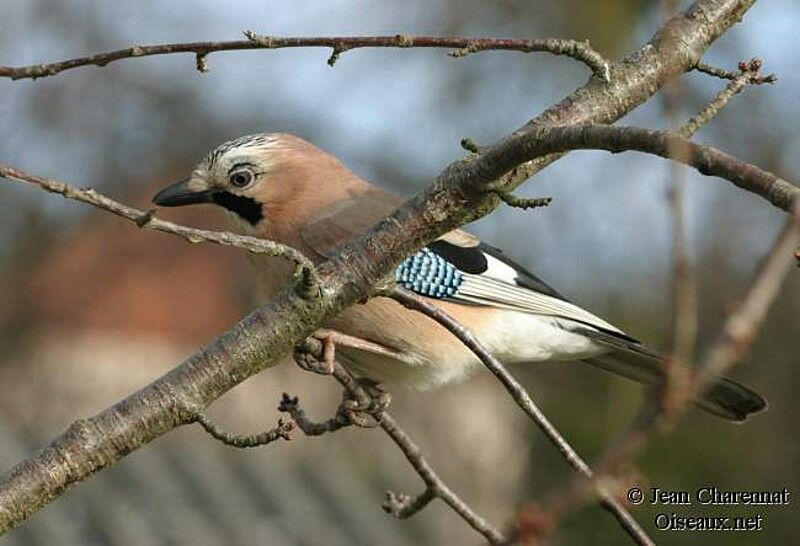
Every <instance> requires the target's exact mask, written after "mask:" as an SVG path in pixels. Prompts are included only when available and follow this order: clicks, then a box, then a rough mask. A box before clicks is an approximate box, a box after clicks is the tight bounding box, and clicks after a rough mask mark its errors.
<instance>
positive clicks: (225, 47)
mask: <svg viewBox="0 0 800 546" xmlns="http://www.w3.org/2000/svg"><path fill="white" fill-rule="evenodd" d="M244 34H245V37H246V38H247V39H246V40H232V41H224V42H190V43H172V44H155V45H142V46H132V47H127V48H125V49H118V50H115V51H109V52H106V53H99V54H96V55H90V56H87V57H77V58H74V59H68V60H64V61H58V62H52V63H41V64H33V65H29V66H20V67H12V66H0V77H5V78H11V79H12V80H19V79H25V78H30V79H36V78H44V77H47V76H54V75H56V74H58V73H60V72H63V71H64V70H70V69H72V68H77V67H79V66H91V65H94V66H106V65H107V64H109V63H112V62H115V61H119V60H121V59H131V58H135V57H148V56H151V55H170V54H175V53H193V54H194V55H195V56H196V58H197V69H198V70H199V71H201V72H205V71H207V70H208V64H207V62H206V58H207V57H208V55H209V53H213V52H216V51H236V50H245V49H283V48H290V47H325V48H331V50H332V51H333V53H332V54H331V56H330V57H329V59H328V64H329V65H331V66H333V64H334V63H335V62H336V61H337V60H338V58H339V56H340V55H341V54H342V53H344V52H345V51H348V50H351V49H358V48H366V47H397V48H446V49H454V50H455V51H453V52H452V53H451V56H454V57H461V56H464V55H466V54H468V53H476V52H479V51H492V50H504V51H520V52H524V53H532V52H549V53H553V54H555V55H564V56H567V57H571V58H573V59H575V60H577V61H580V62H582V63H584V64H586V65H587V66H588V67H589V68H591V70H592V71H593V72H594V73H595V74H597V75H598V76H599V77H600V78H602V79H603V80H605V81H608V79H609V76H610V70H609V64H608V61H606V60H605V59H603V57H602V56H601V55H600V54H599V53H598V52H597V51H595V50H594V49H592V48H591V46H590V45H589V43H588V42H585V41H584V42H581V41H577V40H565V39H560V38H540V39H536V38H534V39H499V38H442V37H435V36H409V35H405V34H397V35H394V36H339V37H334V36H331V37H282V36H264V35H260V34H256V33H255V32H253V31H249V30H248V31H245V33H244Z"/></svg>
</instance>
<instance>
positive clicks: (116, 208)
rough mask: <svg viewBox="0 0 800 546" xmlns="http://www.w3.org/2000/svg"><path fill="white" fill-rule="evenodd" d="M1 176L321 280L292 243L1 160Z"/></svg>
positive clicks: (312, 281) (312, 280) (143, 226)
mask: <svg viewBox="0 0 800 546" xmlns="http://www.w3.org/2000/svg"><path fill="white" fill-rule="evenodd" d="M0 177H2V178H7V179H9V180H16V181H18V182H25V183H27V184H33V185H35V186H39V187H40V188H42V189H43V190H45V191H48V192H50V193H57V194H59V195H61V196H63V197H64V198H66V199H72V200H74V201H79V202H81V203H86V204H87V205H92V206H93V207H97V208H99V209H102V210H105V211H107V212H110V213H112V214H115V215H117V216H119V217H121V218H125V219H126V220H130V221H131V222H133V223H134V224H136V225H137V226H138V227H139V228H141V229H152V230H154V231H160V232H162V233H170V234H172V235H177V236H178V237H181V238H182V239H184V240H186V241H187V242H189V243H193V244H194V243H201V242H207V243H214V244H217V245H222V246H232V247H236V248H241V249H243V250H246V251H247V252H252V253H253V254H267V255H269V256H281V257H283V258H286V259H287V260H289V261H291V262H294V263H295V265H296V266H297V272H298V273H300V274H302V276H303V279H304V281H305V286H306V287H310V286H311V285H314V284H316V283H317V280H318V278H317V271H316V269H315V267H314V262H312V261H311V260H309V259H308V258H306V256H305V255H304V254H303V253H302V252H300V251H299V250H297V249H295V248H292V247H290V246H288V245H284V244H281V243H277V242H275V241H269V240H267V239H260V238H258V237H249V236H247V235H237V234H235V233H231V232H228V231H209V230H205V229H197V228H193V227H187V226H182V225H179V224H175V223H172V222H168V221H166V220H161V219H159V218H156V217H155V210H148V211H142V210H139V209H136V208H134V207H130V206H128V205H125V204H123V203H120V202H119V201H115V200H114V199H111V198H110V197H107V196H105V195H103V194H101V193H100V192H98V191H96V190H94V189H92V188H76V187H75V186H72V185H70V184H67V183H66V182H60V181H58V180H54V179H52V178H44V177H42V176H36V175H33V174H29V173H26V172H24V171H21V170H19V169H16V168H14V167H11V166H9V165H4V164H2V163H0Z"/></svg>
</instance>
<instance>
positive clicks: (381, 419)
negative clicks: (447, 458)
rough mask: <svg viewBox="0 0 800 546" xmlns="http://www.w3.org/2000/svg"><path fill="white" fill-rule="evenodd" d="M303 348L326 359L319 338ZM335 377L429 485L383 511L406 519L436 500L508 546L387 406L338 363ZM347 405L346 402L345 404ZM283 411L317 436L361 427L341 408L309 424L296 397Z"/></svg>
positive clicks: (392, 497) (389, 495)
mask: <svg viewBox="0 0 800 546" xmlns="http://www.w3.org/2000/svg"><path fill="white" fill-rule="evenodd" d="M300 349H301V350H302V351H303V352H306V353H308V354H310V355H312V356H313V357H314V358H318V359H320V358H324V357H325V349H324V344H323V343H322V342H320V341H319V340H318V339H315V338H308V339H306V340H305V341H304V342H303V344H302V345H301V347H300ZM331 375H333V377H334V378H335V379H336V380H337V381H338V382H339V384H340V385H342V387H344V389H345V392H346V393H347V394H348V395H349V396H351V397H352V398H353V400H354V401H355V403H356V405H357V406H359V411H365V412H367V413H371V414H372V416H373V417H374V418H375V420H376V424H377V426H379V427H380V428H381V429H383V431H384V432H385V433H386V434H387V435H388V436H389V437H390V438H391V439H392V441H393V442H394V443H395V444H396V445H397V447H398V448H400V451H402V452H403V455H404V456H405V458H406V460H407V461H408V462H409V463H410V464H411V466H412V468H414V470H415V471H416V472H417V474H418V475H419V477H420V478H421V479H422V481H423V483H424V484H425V490H424V491H423V492H422V493H421V494H419V495H418V496H417V497H415V498H413V499H411V498H410V497H409V496H408V495H404V494H395V493H393V492H391V491H387V492H386V500H385V502H384V503H383V509H384V510H385V511H386V512H387V513H389V514H392V515H393V516H395V517H397V518H400V519H405V518H409V517H411V516H413V515H414V514H416V513H417V512H419V511H420V510H422V509H423V508H425V507H426V506H427V505H428V504H429V503H430V502H431V501H432V500H434V499H436V498H439V499H441V500H442V501H444V502H445V503H446V504H447V505H448V506H450V508H452V509H453V511H454V512H456V513H457V514H458V515H459V516H461V518H462V519H463V520H464V521H466V522H467V523H468V524H469V525H470V527H472V528H473V529H475V530H476V531H477V532H479V533H481V534H482V535H483V536H484V537H485V538H486V539H487V540H488V541H489V542H490V543H491V544H506V543H507V541H506V538H505V537H504V536H503V534H502V533H501V532H500V531H498V530H497V529H496V528H495V527H494V526H492V525H491V524H490V523H489V522H487V521H486V520H485V519H484V518H483V517H482V516H480V515H479V514H478V513H477V512H475V511H474V510H473V509H472V508H471V507H470V506H469V505H468V504H467V503H466V502H464V501H463V500H462V499H461V497H459V496H458V495H457V494H456V493H455V492H453V490H452V489H450V487H449V486H448V485H447V484H446V483H445V482H444V480H442V479H441V478H440V477H439V475H438V474H437V473H436V471H435V470H434V469H433V467H432V466H431V465H430V463H429V462H428V461H427V460H426V459H425V456H424V455H423V454H422V450H421V449H420V448H419V446H417V444H416V443H415V442H414V441H413V440H412V439H411V437H410V436H409V435H408V433H406V432H405V431H404V430H403V429H402V428H401V427H400V425H398V424H397V422H396V421H395V420H394V418H393V417H392V416H391V415H389V412H387V411H386V410H385V407H382V406H380V405H378V406H376V404H375V401H374V400H373V398H372V396H371V395H370V394H369V393H368V392H367V391H366V389H364V387H363V386H362V385H361V384H360V383H359V382H358V381H357V380H356V379H355V378H354V377H353V376H352V374H351V373H350V372H349V371H347V369H345V368H344V367H343V366H342V365H341V364H339V363H338V362H336V361H335V360H334V362H333V370H332V374H331ZM343 406H344V403H343ZM279 409H282V410H283V411H287V412H289V414H290V415H291V416H292V419H294V420H295V422H296V423H297V424H298V426H299V427H300V429H301V430H303V432H305V433H306V434H310V435H312V436H316V435H319V434H323V433H325V432H333V431H335V430H338V429H340V428H342V427H345V426H349V425H350V424H357V422H358V419H355V416H354V415H353V413H354V412H353V411H352V410H350V409H344V408H340V410H339V411H337V412H336V416H335V417H333V418H332V419H328V420H327V421H324V422H322V423H313V422H311V421H309V420H308V419H307V418H306V417H305V414H304V413H303V411H302V410H301V409H300V407H299V405H298V401H297V398H296V397H290V396H288V395H286V394H284V398H283V400H282V401H281V406H280V408H279Z"/></svg>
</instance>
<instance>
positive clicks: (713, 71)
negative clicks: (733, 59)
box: [694, 63, 778, 84]
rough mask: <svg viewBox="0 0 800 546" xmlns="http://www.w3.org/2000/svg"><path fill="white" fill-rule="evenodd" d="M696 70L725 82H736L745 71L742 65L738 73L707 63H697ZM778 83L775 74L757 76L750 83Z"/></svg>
mask: <svg viewBox="0 0 800 546" xmlns="http://www.w3.org/2000/svg"><path fill="white" fill-rule="evenodd" d="M694 69H695V70H697V71H698V72H702V73H704V74H708V75H709V76H714V77H715V78H720V79H723V80H735V79H736V78H738V77H739V74H740V73H741V72H742V71H743V70H744V69H743V68H742V66H741V65H739V71H738V72H737V71H735V70H725V69H724V68H719V67H716V66H713V65H710V64H706V63H697V65H696V66H695V67H694ZM776 81H778V77H777V76H776V75H775V74H767V75H766V76H757V77H756V78H754V79H753V81H751V82H750V83H753V84H762V83H775V82H776Z"/></svg>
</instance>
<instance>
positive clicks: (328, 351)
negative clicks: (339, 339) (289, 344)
mask: <svg viewBox="0 0 800 546" xmlns="http://www.w3.org/2000/svg"><path fill="white" fill-rule="evenodd" d="M320 341H321V342H322V360H320V359H318V358H317V357H315V356H314V355H312V354H311V353H309V352H307V351H304V350H303V349H301V348H295V350H294V361H295V362H296V363H297V365H298V366H300V367H301V368H302V369H304V370H305V371H307V372H313V373H317V374H320V375H332V374H333V371H334V369H335V368H336V360H335V358H336V345H335V344H334V342H333V338H332V336H331V335H330V334H328V335H326V336H323V337H321V338H320Z"/></svg>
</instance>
